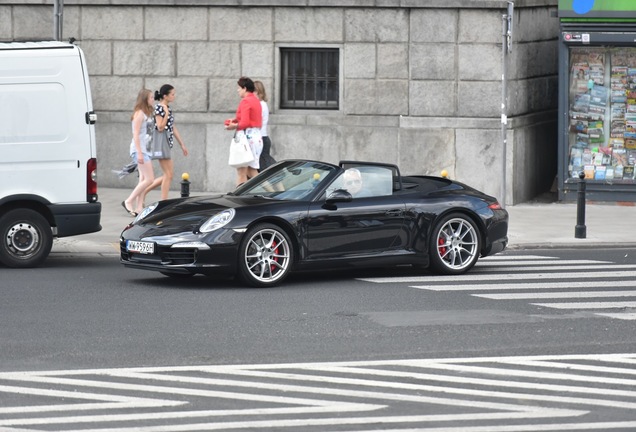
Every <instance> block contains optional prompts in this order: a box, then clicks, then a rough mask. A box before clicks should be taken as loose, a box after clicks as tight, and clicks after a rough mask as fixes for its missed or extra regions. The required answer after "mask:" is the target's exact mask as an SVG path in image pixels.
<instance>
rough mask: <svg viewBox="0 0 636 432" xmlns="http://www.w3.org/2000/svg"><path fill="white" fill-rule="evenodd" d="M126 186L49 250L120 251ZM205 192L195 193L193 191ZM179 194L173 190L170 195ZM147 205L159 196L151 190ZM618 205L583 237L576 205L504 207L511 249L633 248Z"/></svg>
mask: <svg viewBox="0 0 636 432" xmlns="http://www.w3.org/2000/svg"><path fill="white" fill-rule="evenodd" d="M129 193H130V191H129V190H128V189H115V188H99V201H100V202H101V203H102V219H101V224H102V230H101V231H100V232H97V233H93V234H85V235H80V236H75V237H66V238H62V239H55V240H54V242H53V250H52V252H51V253H53V254H75V253H78V252H81V253H95V254H103V255H118V254H119V234H120V233H121V231H122V230H123V228H124V227H125V226H126V225H127V224H128V223H129V222H130V221H131V220H132V218H131V217H130V216H128V215H127V214H126V212H125V211H124V209H123V208H122V207H121V201H122V200H123V199H124V198H126V197H127V196H128V194H129ZM203 194H205V193H201V192H193V193H192V194H191V195H192V196H196V195H203ZM177 197H179V191H171V192H170V198H177ZM147 199H148V201H147V202H148V203H149V202H152V201H153V200H157V199H159V192H158V191H153V192H151V193H150V195H149V196H148V197H147ZM627 204H632V203H626V205H620V204H617V203H588V204H587V205H586V206H585V226H586V238H584V239H577V238H575V236H574V233H575V226H576V216H577V208H576V204H570V203H568V204H564V203H529V204H519V205H516V206H509V207H506V210H508V213H509V214H510V226H509V228H508V238H509V244H508V248H509V249H533V248H540V247H541V248H559V247H567V248H571V247H578V248H588V249H593V248H595V247H632V248H634V249H635V250H636V206H633V205H627Z"/></svg>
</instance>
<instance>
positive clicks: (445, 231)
mask: <svg viewBox="0 0 636 432" xmlns="http://www.w3.org/2000/svg"><path fill="white" fill-rule="evenodd" d="M436 246H437V247H436V252H437V256H438V257H439V259H440V261H441V262H442V263H443V264H444V266H446V267H447V268H448V269H449V270H453V271H461V270H464V269H468V268H470V267H471V266H472V265H473V264H474V263H475V261H476V259H477V255H478V254H479V249H478V248H479V238H478V233H477V231H476V230H475V227H474V225H473V224H472V223H470V222H469V221H467V220H466V219H464V218H461V217H455V218H452V219H449V220H447V221H446V222H445V223H444V224H443V225H442V227H441V228H440V229H439V231H437V235H436Z"/></svg>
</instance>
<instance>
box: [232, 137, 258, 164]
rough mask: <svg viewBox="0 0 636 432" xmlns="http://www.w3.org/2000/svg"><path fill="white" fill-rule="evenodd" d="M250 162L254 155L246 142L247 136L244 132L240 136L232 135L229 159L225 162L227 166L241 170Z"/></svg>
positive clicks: (252, 160)
mask: <svg viewBox="0 0 636 432" xmlns="http://www.w3.org/2000/svg"><path fill="white" fill-rule="evenodd" d="M237 135H238V136H237ZM252 162H254V154H253V153H252V149H251V148H250V144H249V142H248V141H247V136H246V135H245V133H244V132H243V133H240V134H237V133H234V136H233V137H232V140H231V141H230V158H229V159H228V162H227V163H228V165H230V166H231V167H232V168H241V167H246V166H248V165H249V164H251V163H252Z"/></svg>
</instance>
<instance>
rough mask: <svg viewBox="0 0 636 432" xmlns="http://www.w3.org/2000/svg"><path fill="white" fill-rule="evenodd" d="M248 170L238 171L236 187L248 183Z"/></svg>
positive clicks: (245, 168)
mask: <svg viewBox="0 0 636 432" xmlns="http://www.w3.org/2000/svg"><path fill="white" fill-rule="evenodd" d="M247 169H248V167H241V168H237V169H236V185H237V186H238V185H240V184H241V183H245V182H246V181H247Z"/></svg>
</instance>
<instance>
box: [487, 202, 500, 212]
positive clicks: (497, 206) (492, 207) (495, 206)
mask: <svg viewBox="0 0 636 432" xmlns="http://www.w3.org/2000/svg"><path fill="white" fill-rule="evenodd" d="M488 208H489V209H490V210H501V205H500V204H499V203H498V202H497V201H495V202H494V203H492V204H489V205H488Z"/></svg>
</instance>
